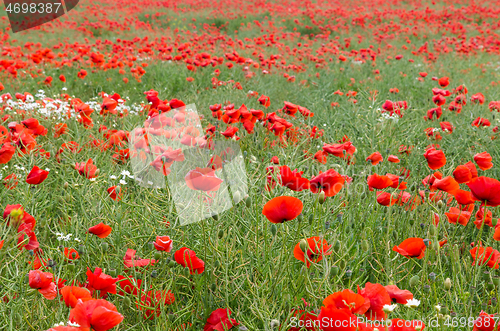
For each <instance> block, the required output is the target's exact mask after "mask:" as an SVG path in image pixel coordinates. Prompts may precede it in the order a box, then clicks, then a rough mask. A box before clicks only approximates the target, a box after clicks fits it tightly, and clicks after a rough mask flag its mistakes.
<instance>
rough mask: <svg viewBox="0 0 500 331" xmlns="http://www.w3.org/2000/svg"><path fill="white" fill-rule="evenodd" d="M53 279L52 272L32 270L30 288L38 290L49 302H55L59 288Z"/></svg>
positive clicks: (29, 278) (29, 276)
mask: <svg viewBox="0 0 500 331" xmlns="http://www.w3.org/2000/svg"><path fill="white" fill-rule="evenodd" d="M53 279H54V275H52V274H51V273H50V272H42V271H40V270H31V271H30V272H29V274H28V281H29V286H30V287H31V288H34V289H37V290H38V292H40V294H42V295H43V296H44V297H45V298H46V299H48V300H54V299H55V298H56V296H57V288H56V285H55V283H54V282H53Z"/></svg>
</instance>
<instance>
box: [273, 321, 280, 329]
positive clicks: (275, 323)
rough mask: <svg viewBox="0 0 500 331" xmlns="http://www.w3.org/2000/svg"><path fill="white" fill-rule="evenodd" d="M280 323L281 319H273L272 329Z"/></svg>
mask: <svg viewBox="0 0 500 331" xmlns="http://www.w3.org/2000/svg"><path fill="white" fill-rule="evenodd" d="M279 325H280V321H278V320H271V329H276V328H277V327H278V326H279Z"/></svg>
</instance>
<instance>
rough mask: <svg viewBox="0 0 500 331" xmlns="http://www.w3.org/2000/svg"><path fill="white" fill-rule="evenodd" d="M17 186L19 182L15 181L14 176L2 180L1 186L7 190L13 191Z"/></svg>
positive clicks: (15, 177)
mask: <svg viewBox="0 0 500 331" xmlns="http://www.w3.org/2000/svg"><path fill="white" fill-rule="evenodd" d="M17 184H19V180H18V179H17V176H16V174H14V173H12V174H10V175H8V176H7V177H5V178H4V179H3V185H4V186H5V188H6V189H8V190H13V189H15V188H16V187H17Z"/></svg>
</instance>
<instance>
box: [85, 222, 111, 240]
mask: <svg viewBox="0 0 500 331" xmlns="http://www.w3.org/2000/svg"><path fill="white" fill-rule="evenodd" d="M111 230H112V229H111V227H110V226H109V225H106V224H104V223H103V222H101V223H99V224H97V225H94V226H92V227H90V228H89V229H88V232H89V233H92V234H95V235H96V236H98V237H99V238H101V239H103V238H106V237H107V236H109V234H110V233H111Z"/></svg>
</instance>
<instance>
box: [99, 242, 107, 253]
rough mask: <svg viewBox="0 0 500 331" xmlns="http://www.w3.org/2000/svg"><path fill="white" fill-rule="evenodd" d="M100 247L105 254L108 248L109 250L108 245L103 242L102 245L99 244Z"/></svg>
mask: <svg viewBox="0 0 500 331" xmlns="http://www.w3.org/2000/svg"><path fill="white" fill-rule="evenodd" d="M101 247H102V249H103V250H104V251H105V252H106V251H107V250H108V248H109V245H108V243H107V242H103V243H101Z"/></svg>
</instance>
